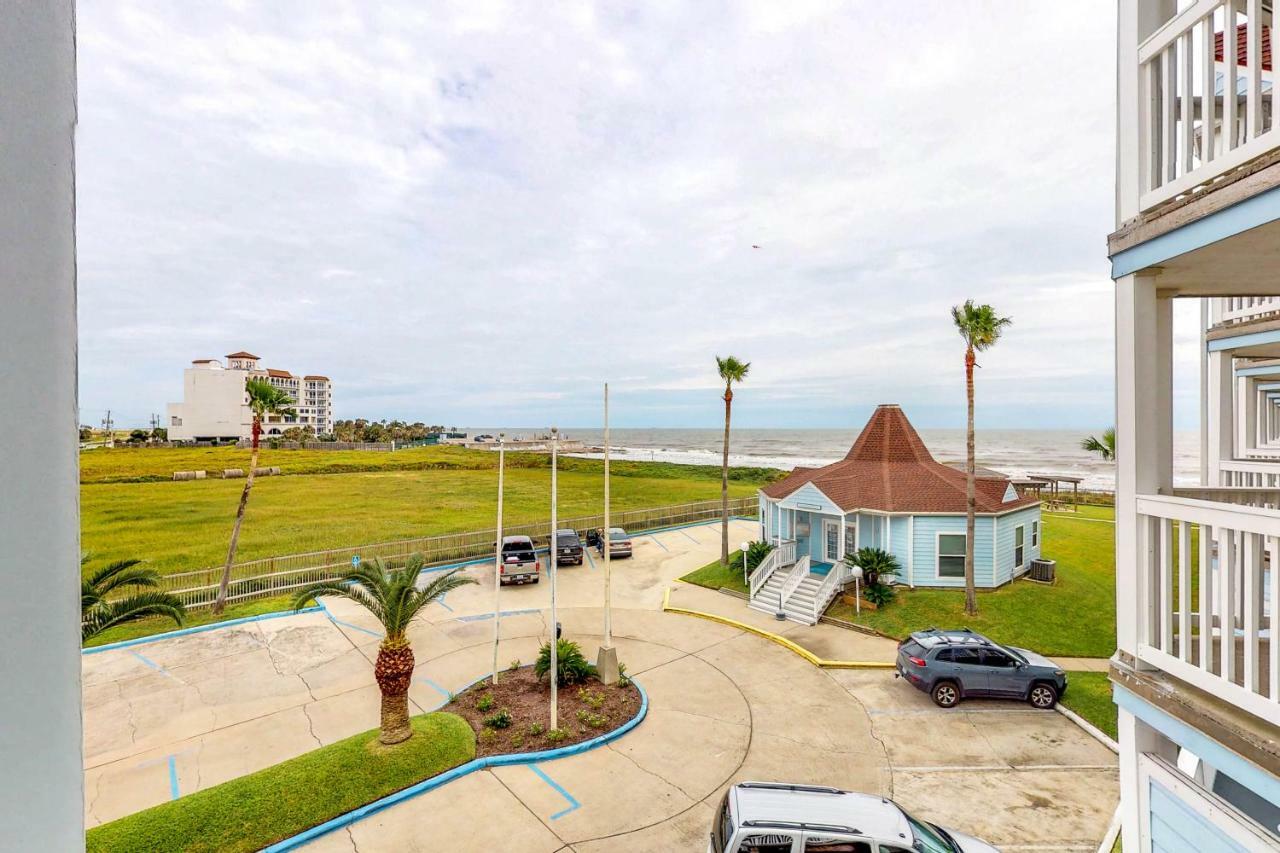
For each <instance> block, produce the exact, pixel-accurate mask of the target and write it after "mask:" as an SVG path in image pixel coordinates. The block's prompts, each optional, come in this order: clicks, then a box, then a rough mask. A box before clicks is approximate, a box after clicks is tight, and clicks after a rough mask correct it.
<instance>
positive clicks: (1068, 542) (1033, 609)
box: [683, 506, 1194, 657]
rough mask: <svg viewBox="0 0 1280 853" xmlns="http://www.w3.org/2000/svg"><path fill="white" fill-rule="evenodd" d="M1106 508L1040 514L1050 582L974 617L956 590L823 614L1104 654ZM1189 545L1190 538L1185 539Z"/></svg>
mask: <svg viewBox="0 0 1280 853" xmlns="http://www.w3.org/2000/svg"><path fill="white" fill-rule="evenodd" d="M1113 518H1114V510H1113V509H1112V508H1111V507H1101V506H1085V507H1081V508H1080V512H1079V513H1078V514H1072V513H1053V514H1050V513H1045V515H1044V547H1043V549H1042V553H1043V554H1044V555H1045V556H1046V557H1048V558H1050V559H1054V560H1057V561H1058V569H1057V577H1058V580H1057V583H1055V584H1054V585H1053V586H1043V585H1041V584H1036V583H1031V582H1030V581H1015V582H1014V583H1011V584H1007V585H1006V586H1003V587H1001V588H1000V589H996V590H990V591H981V590H980V591H979V592H978V611H979V612H978V615H977V616H976V617H973V616H966V615H965V614H964V591H963V590H954V589H916V590H908V589H906V588H905V587H904V586H899V587H898V589H899V590H900V592H899V593H898V597H897V598H896V599H895V600H894V601H893V602H892V603H891V604H889V605H888V606H887V607H885V608H884V609H882V610H876V611H869V610H863V611H862V615H861V616H857V615H855V613H854V608H853V607H852V606H851V605H847V604H844V603H843V602H840V601H837V602H835V603H834V604H832V606H831V607H830V608H828V610H827V614H828V615H829V616H834V617H837V618H839V619H845V620H847V621H850V622H857V623H858V624H861V625H866V626H868V627H871V628H874V629H876V630H877V631H880V632H881V633H884V634H887V635H889V636H891V637H895V638H898V639H901V638H902V637H905V636H906V635H907V634H910V633H911V632H912V631H919V630H922V629H924V628H928V627H929V626H934V625H936V626H938V627H940V628H958V627H961V626H968V627H970V628H973V629H974V630H975V631H979V632H981V633H983V634H986V635H987V636H989V637H991V638H992V639H994V640H997V641H999V642H1003V643H1009V644H1011V645H1015V646H1022V647H1026V648H1030V649H1034V650H1035V651H1038V652H1040V653H1042V654H1047V655H1064V656H1075V657H1110V656H1111V653H1112V652H1114V651H1115V646H1116V599H1115V525H1114V524H1112V523H1111V521H1112V519H1113ZM1193 541H1194V538H1193ZM683 580H686V581H688V582H690V583H696V584H698V585H700V586H706V587H710V588H712V589H715V588H718V587H722V586H723V587H727V588H729V589H735V590H739V591H745V588H744V586H743V583H742V574H741V572H740V571H733V570H726V569H722V568H721V567H720V565H719V563H718V562H717V563H711V564H709V565H706V566H703V567H702V568H701V569H698V570H697V571H695V572H691V573H689V574H687V575H685V576H684V578H683Z"/></svg>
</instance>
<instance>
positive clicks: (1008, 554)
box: [975, 506, 1044, 584]
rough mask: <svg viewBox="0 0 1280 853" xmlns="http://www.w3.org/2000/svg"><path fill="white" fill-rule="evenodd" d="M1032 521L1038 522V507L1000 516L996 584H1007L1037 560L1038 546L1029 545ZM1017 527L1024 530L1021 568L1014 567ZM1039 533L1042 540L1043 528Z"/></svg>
mask: <svg viewBox="0 0 1280 853" xmlns="http://www.w3.org/2000/svg"><path fill="white" fill-rule="evenodd" d="M1033 521H1040V507H1038V506H1033V507H1029V508H1027V509H1024V510H1019V511H1018V512H1014V513H1010V514H1009V515H1002V516H1000V522H999V524H998V525H997V530H996V553H995V557H996V583H997V584H1003V583H1008V582H1009V581H1011V580H1013V579H1014V577H1016V576H1018V575H1021V574H1022V573H1023V572H1025V571H1026V570H1027V567H1028V566H1030V564H1031V561H1032V560H1035V559H1039V557H1040V547H1039V545H1038V544H1037V545H1035V546H1032V544H1031V523H1032V522H1033ZM1019 526H1022V527H1023V528H1024V530H1025V534H1024V535H1025V539H1024V541H1023V562H1022V565H1021V566H1016V565H1014V537H1015V536H1016V535H1017V533H1016V532H1015V531H1016V529H1017V528H1018V527H1019ZM1040 532H1041V536H1040V537H1039V538H1040V539H1043V538H1044V530H1043V528H1042V529H1041V531H1040ZM975 559H976V558H975Z"/></svg>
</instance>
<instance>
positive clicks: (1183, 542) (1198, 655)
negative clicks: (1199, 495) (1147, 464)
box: [1122, 495, 1280, 725]
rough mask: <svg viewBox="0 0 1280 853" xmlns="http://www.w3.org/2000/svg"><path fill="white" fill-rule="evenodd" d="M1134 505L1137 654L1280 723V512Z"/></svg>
mask: <svg viewBox="0 0 1280 853" xmlns="http://www.w3.org/2000/svg"><path fill="white" fill-rule="evenodd" d="M1137 511H1138V519H1137V521H1138V525H1137V533H1138V554H1139V555H1140V556H1139V559H1138V566H1137V573H1136V577H1134V578H1133V581H1134V582H1135V583H1136V584H1137V602H1136V604H1137V614H1136V616H1137V619H1138V637H1139V640H1138V648H1137V652H1136V654H1137V656H1138V658H1139V659H1141V660H1142V661H1144V662H1145V663H1148V664H1150V665H1152V666H1155V667H1157V668H1159V669H1161V670H1164V671H1165V672H1167V673H1169V674H1170V675H1172V676H1174V677H1176V678H1178V679H1181V680H1182V681H1185V682H1187V683H1188V684H1191V685H1193V686H1195V687H1198V688H1200V689H1201V690H1204V691H1206V692H1208V693H1211V694H1213V695H1215V696H1218V697H1220V698H1222V699H1224V700H1226V701H1229V702H1231V703H1232V704H1233V705H1235V706H1237V707H1239V708H1241V709H1243V710H1245V711H1248V712H1249V713H1251V714H1253V715H1255V716H1257V717H1260V718H1262V719H1263V720H1266V721H1267V722H1269V723H1271V724H1272V725H1280V644H1278V641H1277V636H1280V583H1276V582H1275V580H1276V579H1275V567H1276V566H1277V560H1276V557H1277V543H1278V540H1280V513H1277V512H1276V511H1274V510H1268V509H1259V508H1254V507H1237V506H1228V505H1223V504H1218V503H1211V502H1208V501H1199V500H1191V499H1188V498H1182V497H1172V496H1158V495H1140V496H1138V498H1137ZM1197 538H1198V547H1193V541H1195V540H1196V539H1197ZM1122 571H1123V569H1122ZM1122 580H1123V579H1122Z"/></svg>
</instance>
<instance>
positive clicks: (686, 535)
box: [676, 530, 702, 545]
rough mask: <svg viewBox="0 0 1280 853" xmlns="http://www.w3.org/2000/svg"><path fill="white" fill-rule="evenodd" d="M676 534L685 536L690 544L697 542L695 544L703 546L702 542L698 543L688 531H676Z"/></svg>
mask: <svg viewBox="0 0 1280 853" xmlns="http://www.w3.org/2000/svg"><path fill="white" fill-rule="evenodd" d="M676 532H677V533H680V534H682V535H683V536H684V538H685V539H688V540H689V541H690V542H695V543H697V544H698V545H701V544H702V543H701V542H700V541H698V540H697V539H694V538H693V537H692V536H690V535H689V531H687V530H678V531H676Z"/></svg>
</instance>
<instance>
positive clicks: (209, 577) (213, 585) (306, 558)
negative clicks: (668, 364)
mask: <svg viewBox="0 0 1280 853" xmlns="http://www.w3.org/2000/svg"><path fill="white" fill-rule="evenodd" d="M757 506H758V504H757V500H756V498H754V497H747V498H732V499H730V500H729V514H730V515H737V516H742V515H746V516H752V517H754V516H755V515H756V512H757ZM719 517H720V501H700V502H698V503H688V504H676V505H673V506H660V507H650V508H647V509H632V510H623V511H620V512H614V513H613V514H612V517H611V518H610V521H611V522H612V524H613V525H614V526H615V527H621V528H623V529H624V530H626V531H627V532H628V533H638V532H642V531H646V530H654V529H657V528H662V527H673V526H676V525H681V524H694V523H697V522H704V521H712V520H714V519H716V518H719ZM559 525H560V527H561V528H566V527H571V528H573V529H575V530H577V531H579V532H580V533H581V532H582V531H585V530H590V529H592V528H597V527H603V526H604V516H603V515H587V516H579V517H577V518H562V519H560V520H559ZM502 535H503V536H528V537H530V538H532V539H533V541H534V543H535V545H537V546H538V547H540V548H543V547H546V545H547V543H548V541H549V540H550V528H549V525H548V522H547V521H540V522H537V523H535V524H514V525H509V526H504V527H503V529H502ZM495 541H496V531H495V528H492V527H489V528H486V529H483V530H470V531H466V532H464V533H446V534H443V535H441V536H427V537H422V538H419V539H401V540H397V541H395V542H379V543H374V544H368V545H359V546H355V547H351V548H334V549H331V550H328V551H312V552H309V553H305V554H286V555H283V556H279V557H266V558H264V559H261V560H249V561H246V562H243V563H236V564H234V565H233V566H232V567H231V582H230V584H229V586H228V596H227V600H228V601H245V600H249V599H254V598H264V597H266V596H270V595H279V594H281V593H284V592H289V591H291V590H295V589H300V588H302V587H304V586H306V585H308V584H312V583H316V582H317V581H322V580H328V579H331V578H335V577H341V576H342V572H343V570H345V569H346V568H348V567H349V566H350V565H351V564H352V562H353V561H354V560H368V559H373V558H374V557H381V558H382V559H384V560H387V561H389V562H390V563H391V564H393V565H395V564H397V563H400V562H402V561H404V560H406V559H408V558H409V556H410V555H413V554H421V555H422V557H423V560H424V561H425V565H426V566H441V565H447V564H449V563H460V562H464V561H467V560H472V559H476V558H482V557H485V556H488V555H492V554H493V549H494V544H495ZM221 579H222V567H221V566H211V567H209V568H207V569H196V570H194V571H186V572H176V573H174V574H169V575H164V576H163V577H162V578H161V586H160V588H161V589H163V590H165V591H166V592H170V593H172V594H173V595H176V596H177V597H178V598H179V599H181V600H182V602H183V603H184V604H185V605H186V606H187V607H188V608H199V607H207V606H209V605H210V604H212V603H213V600H214V598H215V597H216V596H217V594H218V585H219V583H220V581H221Z"/></svg>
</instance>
